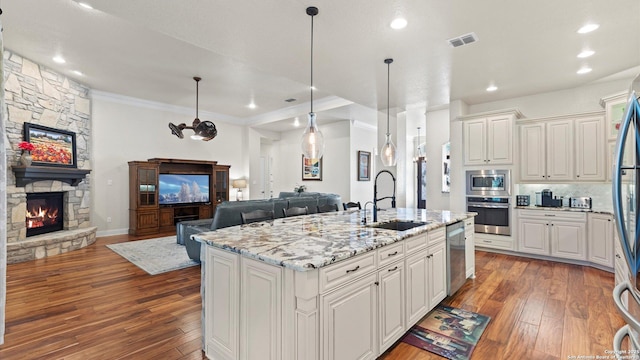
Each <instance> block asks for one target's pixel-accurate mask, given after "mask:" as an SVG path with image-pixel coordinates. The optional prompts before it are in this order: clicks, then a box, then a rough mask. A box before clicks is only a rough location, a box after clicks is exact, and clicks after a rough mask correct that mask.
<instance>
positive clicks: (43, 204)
mask: <svg viewBox="0 0 640 360" xmlns="http://www.w3.org/2000/svg"><path fill="white" fill-rule="evenodd" d="M63 204H64V193H63V192H49V193H31V194H27V211H26V214H25V225H26V226H27V237H30V236H35V235H40V234H46V233H51V232H55V231H60V230H62V229H64V226H63V225H64V206H63Z"/></svg>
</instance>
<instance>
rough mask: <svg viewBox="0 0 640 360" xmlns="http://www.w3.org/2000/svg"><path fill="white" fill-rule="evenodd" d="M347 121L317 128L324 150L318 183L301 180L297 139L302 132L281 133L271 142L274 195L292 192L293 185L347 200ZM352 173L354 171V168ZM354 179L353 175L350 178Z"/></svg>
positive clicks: (300, 161)
mask: <svg viewBox="0 0 640 360" xmlns="http://www.w3.org/2000/svg"><path fill="white" fill-rule="evenodd" d="M349 127H350V122H349V121H347V120H344V121H337V122H334V123H331V124H326V125H323V126H320V131H322V134H323V135H324V140H325V148H324V155H323V156H322V181H317V180H306V181H302V150H301V149H300V140H301V136H302V132H303V131H304V129H296V130H292V131H287V132H283V133H281V139H280V140H278V141H274V142H273V147H272V151H273V154H274V164H273V177H274V189H273V194H274V196H278V194H279V193H280V192H281V191H293V189H294V188H295V187H296V186H299V185H306V186H307V191H314V192H328V193H334V194H338V195H340V197H342V199H343V200H344V199H347V198H349V197H350V181H349V179H350V178H351V176H352V175H351V174H352V173H351V168H350V166H351V162H350V156H349V155H348V154H349V153H350V152H351V151H350V149H351V148H350V128H349ZM354 170H355V169H354ZM353 176H355V175H353Z"/></svg>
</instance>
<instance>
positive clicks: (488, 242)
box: [482, 240, 493, 244]
mask: <svg viewBox="0 0 640 360" xmlns="http://www.w3.org/2000/svg"><path fill="white" fill-rule="evenodd" d="M482 241H483V242H486V243H487V244H491V243H492V242H493V240H482Z"/></svg>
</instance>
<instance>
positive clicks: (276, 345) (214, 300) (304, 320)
mask: <svg viewBox="0 0 640 360" xmlns="http://www.w3.org/2000/svg"><path fill="white" fill-rule="evenodd" d="M363 214H364V211H362V210H353V211H340V212H331V213H322V214H313V215H306V216H297V217H289V218H282V219H276V220H273V221H268V222H261V223H253V224H248V225H242V226H234V227H229V228H224V229H219V230H217V231H213V232H206V233H200V234H198V235H194V239H195V240H197V241H200V242H202V243H203V244H206V245H207V246H202V254H201V260H202V299H203V306H202V307H203V336H204V338H203V348H204V350H205V353H206V355H207V357H208V358H210V359H216V360H217V359H291V360H293V359H375V358H376V357H377V356H379V355H380V354H381V353H382V352H384V351H385V350H386V349H387V348H388V347H389V346H391V345H392V344H393V343H394V342H395V341H396V340H398V339H399V338H400V337H401V336H402V335H403V334H404V333H405V332H406V331H407V330H408V329H409V328H410V327H411V326H412V325H414V324H415V323H416V322H417V321H418V320H420V318H422V317H423V316H424V315H425V314H426V313H427V312H428V311H429V310H431V309H432V308H433V307H435V306H436V305H437V304H438V303H439V302H440V301H442V300H443V299H444V298H445V297H446V292H447V289H446V269H447V263H446V244H445V228H446V225H447V224H452V223H455V222H458V221H464V220H466V221H467V223H468V221H469V219H472V218H473V215H474V214H468V213H452V212H449V211H431V210H420V209H387V210H384V211H379V212H378V220H379V221H378V222H377V223H373V224H368V225H363V224H362V223H361V221H362V218H363ZM368 218H369V219H370V218H371V216H370V212H369V216H368ZM394 220H401V221H403V224H404V225H407V224H409V225H412V224H410V223H415V224H414V225H417V226H416V227H413V228H409V229H407V230H404V231H399V230H392V229H384V228H379V227H377V226H380V225H381V224H388V223H391V222H392V221H394Z"/></svg>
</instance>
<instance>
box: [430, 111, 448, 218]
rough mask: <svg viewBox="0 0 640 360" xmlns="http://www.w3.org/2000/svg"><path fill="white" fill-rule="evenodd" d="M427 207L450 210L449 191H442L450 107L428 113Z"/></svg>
mask: <svg viewBox="0 0 640 360" xmlns="http://www.w3.org/2000/svg"><path fill="white" fill-rule="evenodd" d="M426 122H427V130H426V134H425V136H426V140H425V141H426V151H427V209H441V210H449V193H443V192H442V145H444V144H445V143H446V142H448V141H449V127H450V122H449V109H444V110H438V111H432V112H428V113H427V115H426Z"/></svg>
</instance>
